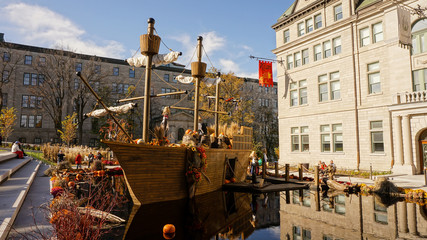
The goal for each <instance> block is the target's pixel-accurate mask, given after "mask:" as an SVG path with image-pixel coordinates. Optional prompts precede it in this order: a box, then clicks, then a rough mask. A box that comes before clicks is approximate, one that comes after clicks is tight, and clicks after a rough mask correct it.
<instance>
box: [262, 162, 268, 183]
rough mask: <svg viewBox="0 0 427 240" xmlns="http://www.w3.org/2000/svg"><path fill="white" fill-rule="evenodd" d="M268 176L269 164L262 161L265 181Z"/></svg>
mask: <svg viewBox="0 0 427 240" xmlns="http://www.w3.org/2000/svg"><path fill="white" fill-rule="evenodd" d="M266 176H267V163H266V162H265V161H264V160H262V178H264V179H265V177H266Z"/></svg>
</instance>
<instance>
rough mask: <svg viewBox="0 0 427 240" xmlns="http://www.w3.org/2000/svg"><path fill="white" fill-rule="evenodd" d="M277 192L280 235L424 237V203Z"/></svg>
mask: <svg viewBox="0 0 427 240" xmlns="http://www.w3.org/2000/svg"><path fill="white" fill-rule="evenodd" d="M281 194H282V196H281V211H280V224H281V225H280V231H281V236H282V238H281V239H295V240H296V239H305V240H307V239H324V240H338V239H425V238H427V208H426V206H421V205H417V204H415V203H406V202H397V203H396V204H393V205H384V204H383V203H382V202H381V199H380V198H379V197H374V196H362V195H360V196H356V195H350V196H345V195H343V194H329V195H327V196H321V195H320V194H319V193H318V192H316V191H309V190H301V191H299V190H297V191H291V192H288V193H285V192H283V193H281Z"/></svg>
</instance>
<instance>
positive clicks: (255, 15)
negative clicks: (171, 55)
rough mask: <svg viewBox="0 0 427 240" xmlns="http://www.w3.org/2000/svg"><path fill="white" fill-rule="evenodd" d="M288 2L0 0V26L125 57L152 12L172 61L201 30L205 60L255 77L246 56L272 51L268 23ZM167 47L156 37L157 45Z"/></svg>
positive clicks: (11, 36) (32, 41) (19, 37)
mask: <svg viewBox="0 0 427 240" xmlns="http://www.w3.org/2000/svg"><path fill="white" fill-rule="evenodd" d="M292 2H293V0H268V1H259V0H258V1H254V0H249V1H243V0H228V1H224V0H217V1H204V0H198V1H193V0H190V1H187V0H184V1H178V0H163V1H156V0H151V1H146V0H139V1H136V0H135V1H126V0H125V1H112V0H103V1H95V0H86V1H82V0H73V1H65V0H56V1H53V0H32V1H26V0H21V1H15V0H0V32H3V33H4V34H5V40H6V41H8V42H14V43H20V44H27V45H33V46H39V47H48V48H55V47H61V48H66V49H69V50H73V51H76V52H79V53H84V54H93V55H97V56H102V57H112V58H120V59H126V58H128V57H131V56H132V55H134V54H135V52H136V51H137V49H138V47H139V35H141V34H145V33H147V19H148V18H150V17H152V18H154V19H155V20H156V24H155V28H156V31H157V33H158V34H159V35H160V37H161V38H162V40H163V42H164V43H165V44H166V45H167V46H168V47H169V48H171V49H173V50H174V51H181V52H183V56H182V57H181V58H180V59H178V61H177V62H178V63H181V64H184V65H188V63H189V62H190V60H191V57H192V54H193V52H194V49H195V46H196V45H197V36H203V37H204V41H203V43H204V47H205V50H206V51H207V54H208V57H209V59H210V61H209V59H207V58H206V57H205V56H204V57H203V59H202V61H204V62H206V63H207V64H208V68H210V67H211V66H212V65H213V66H214V67H216V68H218V69H220V70H221V71H222V72H225V73H228V72H230V71H231V72H234V73H235V74H236V75H237V76H240V77H252V78H258V62H257V61H256V60H254V59H250V58H249V56H250V55H253V56H257V57H264V58H273V59H274V58H275V55H274V54H273V53H272V52H271V50H273V49H274V48H275V47H276V42H275V32H274V30H273V29H272V28H271V26H272V25H273V24H274V23H276V21H277V19H278V18H279V17H280V15H281V14H282V13H283V12H285V10H286V9H287V8H288V7H289V6H290V5H291V4H292ZM167 52H168V49H167V48H166V47H165V46H164V45H163V44H162V45H161V48H160V53H167ZM194 60H195V59H193V60H192V61H194ZM211 62H212V64H211ZM188 66H189V65H188ZM188 68H189V67H188ZM273 69H274V70H275V69H276V68H275V64H273ZM274 78H276V73H275V72H274ZM275 80H276V79H275Z"/></svg>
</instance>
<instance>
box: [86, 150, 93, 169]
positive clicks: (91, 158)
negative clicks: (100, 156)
mask: <svg viewBox="0 0 427 240" xmlns="http://www.w3.org/2000/svg"><path fill="white" fill-rule="evenodd" d="M87 158H88V163H87V168H90V164H91V163H92V162H93V159H94V158H95V156H93V153H92V152H90V153H89V155H87Z"/></svg>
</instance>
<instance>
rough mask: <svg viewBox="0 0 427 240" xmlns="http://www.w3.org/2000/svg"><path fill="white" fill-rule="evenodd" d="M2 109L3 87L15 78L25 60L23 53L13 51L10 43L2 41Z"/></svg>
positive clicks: (1, 102) (0, 101)
mask: <svg viewBox="0 0 427 240" xmlns="http://www.w3.org/2000/svg"><path fill="white" fill-rule="evenodd" d="M0 53H1V54H2V55H1V57H0V77H1V78H0V111H1V109H2V108H3V101H4V99H3V89H5V87H7V85H8V84H9V83H10V82H13V81H14V80H15V75H16V74H15V71H16V69H17V67H18V64H19V63H20V62H21V61H22V60H23V58H24V57H23V55H20V54H18V53H17V52H16V51H14V52H13V51H12V47H11V44H10V43H7V42H1V41H0Z"/></svg>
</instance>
